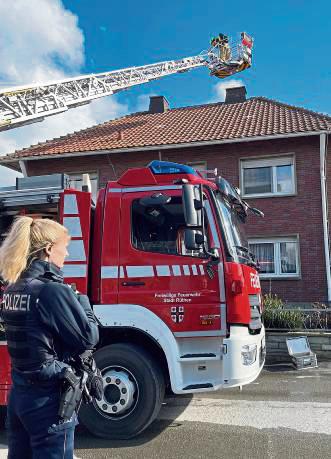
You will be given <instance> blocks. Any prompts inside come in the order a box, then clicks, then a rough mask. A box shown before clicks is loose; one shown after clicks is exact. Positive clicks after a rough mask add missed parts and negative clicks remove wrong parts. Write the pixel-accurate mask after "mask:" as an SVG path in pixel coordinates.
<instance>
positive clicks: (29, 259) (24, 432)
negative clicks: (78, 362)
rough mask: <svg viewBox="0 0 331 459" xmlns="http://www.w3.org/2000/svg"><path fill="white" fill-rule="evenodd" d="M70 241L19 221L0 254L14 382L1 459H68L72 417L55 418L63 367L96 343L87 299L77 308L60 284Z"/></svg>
mask: <svg viewBox="0 0 331 459" xmlns="http://www.w3.org/2000/svg"><path fill="white" fill-rule="evenodd" d="M69 241H70V236H69V234H68V232H67V230H66V228H65V227H64V226H62V225H60V224H59V223H57V222H55V221H53V220H49V219H32V218H30V217H19V218H18V219H16V221H15V222H14V224H13V225H12V227H11V229H10V232H9V234H8V236H7V237H6V239H5V240H4V242H3V244H2V246H1V248H0V275H1V276H2V277H3V279H4V281H5V282H6V283H7V284H8V286H7V288H6V290H5V292H4V296H3V303H2V318H3V320H4V323H5V330H6V339H7V343H8V351H9V354H10V357H11V364H12V382H13V384H12V389H11V392H10V396H9V402H8V409H7V427H8V450H9V452H8V459H28V458H29V459H30V458H32V457H33V459H60V458H61V459H62V458H63V459H72V458H73V448H74V431H75V426H76V424H77V416H76V413H74V414H73V416H72V417H71V418H70V419H69V420H64V419H61V418H60V417H59V415H58V411H59V404H60V397H61V386H62V385H63V381H62V379H61V378H62V376H63V374H64V372H65V370H66V371H68V367H69V364H68V363H66V362H69V361H70V359H71V358H75V356H77V355H78V354H81V353H83V352H84V351H86V350H88V349H93V348H94V347H95V346H96V344H97V343H98V339H99V335H98V327H97V323H96V320H95V317H94V314H93V311H92V309H91V306H90V304H89V302H88V299H87V297H84V298H82V301H79V300H80V299H79V297H77V295H76V294H75V293H74V292H73V291H72V289H71V288H70V287H69V286H68V285H66V284H64V283H63V274H62V272H61V268H62V267H63V265H64V260H65V257H66V256H67V255H68V252H67V246H68V243H69ZM96 378H98V377H96ZM92 379H93V378H92ZM93 381H94V380H93ZM98 383H100V381H97V384H98ZM92 388H93V384H92ZM92 395H93V394H92Z"/></svg>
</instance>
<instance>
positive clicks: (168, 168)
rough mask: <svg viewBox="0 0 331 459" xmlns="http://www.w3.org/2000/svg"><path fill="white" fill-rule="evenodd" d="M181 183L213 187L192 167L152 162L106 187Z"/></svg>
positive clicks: (212, 184) (166, 162)
mask: <svg viewBox="0 0 331 459" xmlns="http://www.w3.org/2000/svg"><path fill="white" fill-rule="evenodd" d="M183 183H192V184H205V185H209V186H211V187H212V188H214V187H215V185H214V183H212V182H211V181H209V180H206V179H205V178H203V176H202V175H201V174H200V172H199V171H197V170H195V169H194V168H193V167H191V166H187V165H184V164H178V163H173V162H168V161H152V162H151V163H149V164H148V166H147V167H141V168H133V169H129V170H127V171H125V172H124V173H123V174H122V175H121V177H120V178H119V179H118V180H117V181H116V182H109V184H108V185H109V186H111V187H115V188H121V187H124V186H125V187H130V186H132V187H137V186H140V185H141V186H148V185H149V186H152V185H160V184H162V185H174V184H178V185H181V184H183Z"/></svg>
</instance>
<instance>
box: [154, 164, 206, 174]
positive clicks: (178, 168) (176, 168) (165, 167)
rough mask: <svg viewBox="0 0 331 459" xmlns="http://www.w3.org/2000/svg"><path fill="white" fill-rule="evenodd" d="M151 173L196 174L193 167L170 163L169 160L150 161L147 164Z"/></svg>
mask: <svg viewBox="0 0 331 459" xmlns="http://www.w3.org/2000/svg"><path fill="white" fill-rule="evenodd" d="M148 167H149V168H150V169H151V171H152V172H153V174H155V175H160V174H192V175H198V174H197V171H196V170H195V169H193V167H190V166H185V164H178V163H171V162H169V161H157V160H155V161H152V162H151V163H149V164H148Z"/></svg>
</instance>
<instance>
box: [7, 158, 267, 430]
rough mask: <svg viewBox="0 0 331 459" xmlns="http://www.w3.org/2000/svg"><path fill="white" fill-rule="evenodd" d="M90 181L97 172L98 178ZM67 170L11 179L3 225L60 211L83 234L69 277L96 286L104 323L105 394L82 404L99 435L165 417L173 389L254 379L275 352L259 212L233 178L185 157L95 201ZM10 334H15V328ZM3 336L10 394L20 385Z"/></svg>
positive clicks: (133, 172) (138, 174)
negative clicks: (254, 240) (255, 233)
mask: <svg viewBox="0 0 331 459" xmlns="http://www.w3.org/2000/svg"><path fill="white" fill-rule="evenodd" d="M87 182H88V180H87ZM84 190H85V191H78V190H75V189H71V188H69V187H68V177H67V176H65V175H63V174H53V175H49V176H38V177H24V178H18V179H17V182H16V186H15V187H12V188H11V189H8V188H7V189H4V190H1V189H0V234H1V237H2V238H3V237H5V235H6V232H7V231H8V228H9V226H10V225H11V223H12V221H13V219H14V218H15V216H17V215H20V214H24V215H29V216H35V217H48V218H53V219H55V220H57V221H59V222H60V223H62V224H63V225H64V226H65V227H66V228H67V229H68V230H69V233H70V235H71V242H70V245H69V248H68V251H69V257H68V258H67V259H66V262H65V266H64V268H63V272H64V276H65V282H66V283H68V284H70V285H72V286H73V288H74V289H75V290H76V289H77V290H78V291H80V292H82V293H84V294H87V295H88V296H89V299H90V302H91V304H92V306H93V310H94V313H95V315H96V317H97V320H98V322H99V328H100V342H99V344H98V347H97V349H96V351H95V354H94V356H95V360H96V362H97V365H98V367H99V368H100V371H101V373H102V377H103V381H104V395H103V398H102V400H101V401H97V400H95V401H93V402H92V403H91V404H89V405H82V407H81V409H80V420H81V423H82V424H83V425H84V426H85V427H86V428H87V429H88V430H89V431H90V432H91V433H93V434H95V435H97V436H101V437H106V438H111V439H114V438H117V439H126V438H131V437H134V436H136V435H138V434H139V433H140V432H142V431H143V430H144V429H145V428H146V427H147V426H148V425H149V424H150V423H151V422H152V421H153V420H154V419H155V418H156V416H157V414H158V412H159V410H160V407H161V404H162V400H163V397H164V394H165V391H166V390H168V391H172V392H173V393H175V394H192V393H196V392H207V391H215V390H219V389H223V388H232V387H235V386H242V385H245V384H248V383H250V382H252V381H254V380H255V379H256V378H257V377H258V375H259V373H260V371H261V369H262V367H263V364H264V360H265V331H264V327H263V324H262V322H261V307H262V306H261V288H260V282H259V276H258V269H257V262H256V260H255V259H254V256H253V255H252V254H251V253H250V251H249V248H248V244H247V240H246V239H245V235H244V232H243V226H244V223H245V221H246V218H247V216H248V214H249V213H250V212H252V213H255V214H258V215H261V214H262V213H261V212H260V211H259V210H258V209H255V208H251V207H250V206H249V205H248V203H247V202H245V201H244V200H243V199H242V198H241V196H240V192H239V190H238V189H237V188H234V187H233V186H231V185H230V184H229V183H228V182H227V181H226V180H225V179H224V178H222V177H214V179H209V178H208V177H207V176H205V175H204V174H203V173H202V172H198V171H196V170H194V169H193V168H191V167H189V166H186V165H181V164H177V163H169V162H163V161H153V162H152V163H150V164H149V165H148V166H147V167H143V168H137V169H129V170H127V171H126V172H125V173H124V174H123V175H122V176H121V177H120V178H119V179H118V180H117V181H113V182H109V183H108V184H107V186H106V187H105V188H103V189H101V190H100V191H99V194H98V197H97V201H96V203H94V202H93V201H92V199H91V193H90V191H88V183H87V185H86V188H85V189H84ZM3 339H4V337H3ZM10 383H11V381H10V362H9V357H8V354H7V349H6V342H5V341H4V340H3V341H1V342H0V404H1V405H3V406H4V405H6V403H7V399H8V391H9V388H10Z"/></svg>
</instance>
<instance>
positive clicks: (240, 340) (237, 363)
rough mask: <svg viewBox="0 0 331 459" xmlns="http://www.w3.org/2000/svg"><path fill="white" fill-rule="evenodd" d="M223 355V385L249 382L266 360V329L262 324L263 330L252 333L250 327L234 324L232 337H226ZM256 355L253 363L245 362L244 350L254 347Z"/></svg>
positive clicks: (256, 375)
mask: <svg viewBox="0 0 331 459" xmlns="http://www.w3.org/2000/svg"><path fill="white" fill-rule="evenodd" d="M223 344H224V351H225V352H224V355H223V387H224V388H225V387H236V386H243V385H245V384H249V383H251V382H252V381H254V380H255V379H256V378H257V377H258V376H259V374H260V372H261V370H262V368H263V365H264V361H265V330H264V327H263V325H262V328H261V332H260V333H259V334H256V335H250V334H249V331H248V328H246V327H239V326H232V327H231V328H230V338H227V339H224V341H223ZM255 346H256V355H255V359H253V360H254V361H253V362H252V363H250V362H249V363H248V364H247V361H246V362H245V359H243V355H242V353H243V351H244V350H247V348H249V349H254V348H255ZM245 363H246V364H245Z"/></svg>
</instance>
